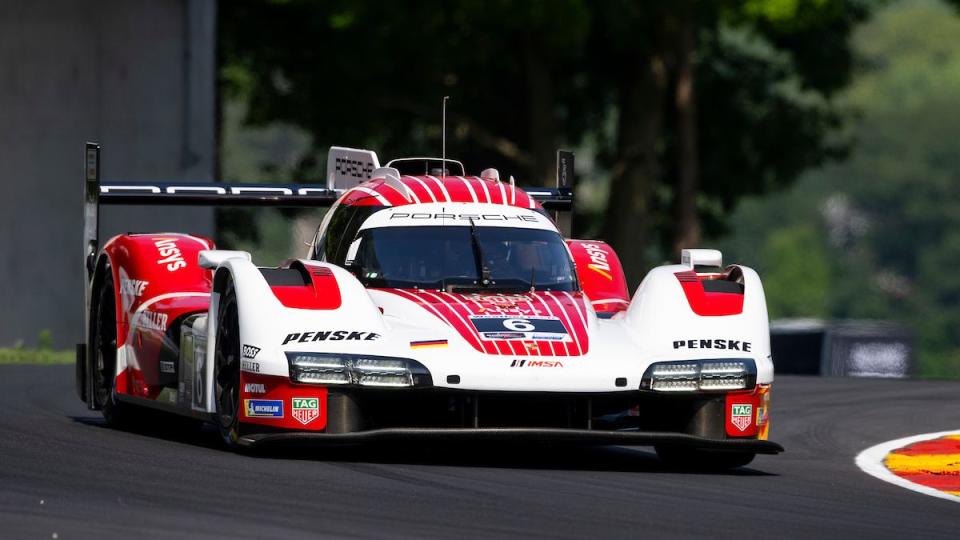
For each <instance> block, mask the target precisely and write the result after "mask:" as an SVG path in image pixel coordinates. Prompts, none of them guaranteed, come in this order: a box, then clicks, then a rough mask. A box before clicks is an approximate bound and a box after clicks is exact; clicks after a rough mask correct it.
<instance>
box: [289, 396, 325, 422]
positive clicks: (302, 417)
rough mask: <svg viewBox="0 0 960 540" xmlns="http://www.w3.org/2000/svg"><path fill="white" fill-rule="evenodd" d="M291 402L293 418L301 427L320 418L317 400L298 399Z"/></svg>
mask: <svg viewBox="0 0 960 540" xmlns="http://www.w3.org/2000/svg"><path fill="white" fill-rule="evenodd" d="M292 401H293V417H294V418H296V419H297V421H298V422H300V423H301V424H303V425H307V424H309V423H310V422H313V421H314V420H316V419H317V418H320V400H319V399H317V398H298V397H295V398H293V399H292Z"/></svg>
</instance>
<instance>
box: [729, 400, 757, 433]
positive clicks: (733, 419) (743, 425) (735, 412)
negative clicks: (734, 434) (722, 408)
mask: <svg viewBox="0 0 960 540" xmlns="http://www.w3.org/2000/svg"><path fill="white" fill-rule="evenodd" d="M751 422H753V405H734V406H733V407H731V411H730V423H731V424H733V425H735V426H737V429H739V430H740V431H746V430H747V428H748V427H750V423H751Z"/></svg>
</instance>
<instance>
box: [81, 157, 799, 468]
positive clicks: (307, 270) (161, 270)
mask: <svg viewBox="0 0 960 540" xmlns="http://www.w3.org/2000/svg"><path fill="white" fill-rule="evenodd" d="M99 156H100V149H99V146H97V145H95V144H88V145H87V149H86V159H87V171H86V173H87V174H86V206H85V220H86V221H85V224H86V225H85V231H84V241H85V245H86V250H87V259H86V271H87V275H88V279H89V281H88V288H87V314H88V317H87V331H86V336H87V342H86V343H84V344H80V345H79V346H78V347H77V351H78V352H77V388H78V392H79V394H80V397H81V399H83V400H84V401H85V402H86V403H87V404H88V406H89V408H90V409H99V410H101V411H102V412H103V414H104V416H105V417H106V418H107V420H108V421H110V422H119V421H121V420H123V421H130V420H132V421H136V418H137V414H138V411H142V408H143V407H149V408H154V409H160V410H163V411H168V412H171V413H175V414H179V415H185V416H189V417H193V418H197V419H203V420H207V421H210V422H212V423H214V424H215V425H216V426H217V427H218V428H219V431H220V434H221V435H222V438H223V439H224V441H225V442H226V443H227V444H228V445H230V446H255V445H261V444H264V443H269V442H273V441H291V440H301V439H303V440H309V441H312V442H316V443H322V442H335V443H338V444H343V443H360V442H364V441H373V440H386V439H417V438H419V439H423V440H430V439H441V440H444V441H451V440H473V439H507V440H555V441H570V442H578V443H587V444H617V445H641V446H648V445H652V446H655V448H656V449H657V452H658V453H659V454H660V456H661V457H662V458H664V459H665V460H668V461H672V462H674V463H680V464H685V465H690V466H703V467H714V468H717V467H721V468H722V467H733V466H740V465H744V464H746V463H748V462H750V461H751V460H752V459H753V457H754V455H755V454H758V453H763V454H775V453H778V452H780V451H782V447H781V446H780V445H778V444H776V443H774V442H771V441H768V440H767V433H768V428H769V415H768V411H769V398H770V393H769V392H770V385H771V383H772V381H773V363H772V360H771V356H770V344H769V332H768V320H767V311H766V303H765V299H764V293H763V287H762V285H761V283H760V279H759V277H758V276H757V274H756V273H755V272H754V271H753V270H751V269H749V268H747V267H744V266H737V265H732V266H727V267H725V268H724V267H723V265H722V264H721V255H720V253H719V252H718V251H715V250H703V249H690V250H684V251H683V253H682V262H681V264H678V265H669V266H661V267H658V268H654V269H653V270H651V271H650V272H649V274H648V275H647V276H646V278H645V279H644V281H643V283H642V284H641V285H640V287H639V288H638V289H637V291H636V292H635V294H634V295H633V297H632V299H631V298H630V297H629V295H628V291H627V286H626V281H625V279H624V277H623V272H622V269H621V266H620V263H619V260H618V258H617V256H616V254H615V253H614V251H613V250H612V249H611V248H610V246H608V245H607V244H605V243H603V242H600V241H593V240H590V241H585V240H570V239H564V238H563V236H562V234H561V232H560V230H559V229H558V226H557V224H556V223H557V222H563V221H564V220H563V219H560V218H558V219H557V221H555V220H554V219H553V218H552V214H551V211H552V210H559V211H564V210H569V209H570V206H571V204H572V188H571V187H569V186H564V185H559V186H558V187H557V188H555V189H542V188H537V189H530V190H526V191H525V190H522V189H520V188H517V187H515V186H514V183H513V180H512V178H511V179H510V181H509V182H504V181H501V180H500V178H499V174H498V172H497V171H496V170H493V169H487V170H485V171H484V172H483V173H481V174H480V175H479V176H466V175H465V174H464V171H463V170H462V165H461V164H460V163H459V162H456V161H453V160H446V159H431V158H411V159H402V160H394V161H392V162H390V163H387V164H386V166H382V167H381V166H380V164H379V160H378V158H377V155H376V154H375V153H374V152H371V151H367V150H357V149H349V148H340V147H333V148H331V150H330V154H329V162H328V178H327V185H326V186H318V185H282V186H279V185H250V184H234V185H229V184H164V183H154V184H139V183H106V182H104V183H101V181H100V178H99V159H100V158H99ZM560 156H561V160H560V161H561V163H560V164H559V165H558V178H572V154H568V153H560ZM451 168H459V169H460V171H459V173H460V174H458V175H451V174H450V173H449V169H451ZM454 172H456V171H454ZM428 173H429V174H428ZM101 204H155V205H163V204H172V205H196V204H209V205H274V206H330V207H331V208H330V210H329V211H328V212H327V214H326V216H325V218H324V220H323V222H322V224H321V225H320V227H319V230H318V231H317V234H316V238H315V241H314V242H313V245H312V246H311V248H310V250H309V253H307V254H306V255H305V256H304V257H303V258H301V259H291V260H289V261H287V262H286V263H285V264H283V265H282V266H281V267H279V268H264V267H259V266H257V265H255V264H254V263H253V262H252V261H251V257H250V255H249V254H248V253H246V252H239V251H224V250H218V249H216V247H215V246H214V243H213V242H212V241H211V240H209V239H207V238H201V237H198V236H192V235H189V234H182V233H156V234H124V235H120V236H116V237H114V238H112V239H110V240H109V241H108V242H106V243H105V244H104V245H103V247H102V249H100V247H99V245H98V225H97V223H98V212H99V206H100V205H101Z"/></svg>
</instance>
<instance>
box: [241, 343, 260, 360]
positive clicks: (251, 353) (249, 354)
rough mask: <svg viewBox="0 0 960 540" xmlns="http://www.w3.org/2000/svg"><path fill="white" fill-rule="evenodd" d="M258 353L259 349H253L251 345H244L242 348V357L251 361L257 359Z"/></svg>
mask: <svg viewBox="0 0 960 540" xmlns="http://www.w3.org/2000/svg"><path fill="white" fill-rule="evenodd" d="M259 352H260V348H259V347H254V346H253V345H244V346H243V351H242V353H243V357H244V358H249V359H251V360H253V359H254V358H256V357H257V353H259Z"/></svg>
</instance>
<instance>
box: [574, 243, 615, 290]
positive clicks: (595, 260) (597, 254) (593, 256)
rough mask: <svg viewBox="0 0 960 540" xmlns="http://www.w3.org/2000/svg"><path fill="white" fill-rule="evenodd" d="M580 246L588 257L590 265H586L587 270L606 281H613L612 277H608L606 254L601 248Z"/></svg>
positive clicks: (608, 263) (608, 264)
mask: <svg viewBox="0 0 960 540" xmlns="http://www.w3.org/2000/svg"><path fill="white" fill-rule="evenodd" d="M580 245H581V246H582V247H583V249H584V251H586V252H587V255H588V256H589V257H590V264H588V265H587V268H589V269H591V270H593V271H594V272H596V273H598V274H600V275H601V276H603V277H605V278H607V279H608V280H610V281H613V276H612V275H610V262H609V261H608V260H607V252H606V251H605V250H604V249H603V246H601V245H600V244H580Z"/></svg>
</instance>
